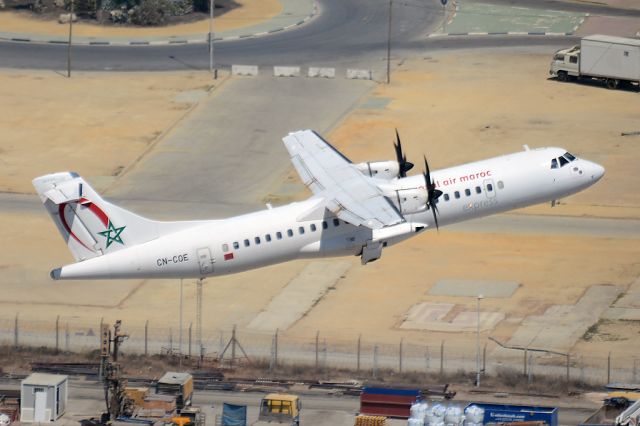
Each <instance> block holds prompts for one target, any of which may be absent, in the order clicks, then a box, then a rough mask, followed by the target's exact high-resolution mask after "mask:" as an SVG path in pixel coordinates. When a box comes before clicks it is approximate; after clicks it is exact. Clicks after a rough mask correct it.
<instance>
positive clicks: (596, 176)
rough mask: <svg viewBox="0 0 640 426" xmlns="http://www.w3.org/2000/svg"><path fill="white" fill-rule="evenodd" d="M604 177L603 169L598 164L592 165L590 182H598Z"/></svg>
mask: <svg viewBox="0 0 640 426" xmlns="http://www.w3.org/2000/svg"><path fill="white" fill-rule="evenodd" d="M602 176H604V167H602V166H601V165H600V164H596V163H593V165H592V167H591V180H593V181H594V182H597V181H599V180H600V179H601V178H602Z"/></svg>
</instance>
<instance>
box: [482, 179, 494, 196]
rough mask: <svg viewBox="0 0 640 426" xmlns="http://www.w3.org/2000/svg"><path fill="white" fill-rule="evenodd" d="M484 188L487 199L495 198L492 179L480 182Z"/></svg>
mask: <svg viewBox="0 0 640 426" xmlns="http://www.w3.org/2000/svg"><path fill="white" fill-rule="evenodd" d="M482 186H484V193H485V195H486V196H487V198H496V185H495V184H494V183H493V179H485V180H484V181H483V182H482Z"/></svg>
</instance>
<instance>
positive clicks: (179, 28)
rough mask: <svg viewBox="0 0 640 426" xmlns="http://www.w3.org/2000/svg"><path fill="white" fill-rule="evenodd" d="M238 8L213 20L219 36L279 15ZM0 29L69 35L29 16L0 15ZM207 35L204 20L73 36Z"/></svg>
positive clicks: (255, 6) (245, 0)
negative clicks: (220, 33) (224, 32)
mask: <svg viewBox="0 0 640 426" xmlns="http://www.w3.org/2000/svg"><path fill="white" fill-rule="evenodd" d="M236 2H237V3H238V4H239V5H240V7H237V8H235V9H233V10H231V11H228V12H226V13H224V14H223V15H222V16H220V17H216V19H215V31H216V32H222V31H228V30H234V29H238V28H244V27H250V26H252V25H255V24H258V23H260V22H262V21H265V20H268V19H271V18H273V17H274V16H277V15H278V14H279V13H281V12H282V5H281V4H280V2H279V1H278V0H259V1H256V0H237V1H236ZM0 29H1V30H2V31H5V32H14V33H26V34H47V35H56V36H66V35H68V31H69V27H68V25H63V24H59V23H58V22H54V21H45V20H42V19H38V18H36V17H34V16H33V15H31V14H30V13H28V12H14V11H2V12H0ZM208 32H209V21H208V20H207V19H204V20H201V21H198V22H190V23H185V24H179V25H169V26H165V27H153V28H133V27H124V26H102V25H99V24H91V23H85V22H78V23H77V24H74V25H73V33H74V35H76V36H79V37H127V36H130V37H131V36H133V37H153V36H156V37H160V36H164V37H170V36H177V35H182V36H184V35H189V34H205V33H208Z"/></svg>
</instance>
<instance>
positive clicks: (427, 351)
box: [424, 345, 429, 373]
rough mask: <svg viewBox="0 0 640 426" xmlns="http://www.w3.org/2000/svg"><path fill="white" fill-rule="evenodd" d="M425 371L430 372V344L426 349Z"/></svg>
mask: <svg viewBox="0 0 640 426" xmlns="http://www.w3.org/2000/svg"><path fill="white" fill-rule="evenodd" d="M424 372H425V373H428V372H429V345H427V346H426V348H425V350H424Z"/></svg>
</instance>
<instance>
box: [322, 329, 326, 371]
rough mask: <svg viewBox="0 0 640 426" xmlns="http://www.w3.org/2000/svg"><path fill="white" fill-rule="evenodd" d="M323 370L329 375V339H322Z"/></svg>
mask: <svg viewBox="0 0 640 426" xmlns="http://www.w3.org/2000/svg"><path fill="white" fill-rule="evenodd" d="M322 370H323V371H324V374H325V375H326V374H327V339H326V338H325V339H322Z"/></svg>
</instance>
